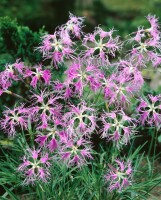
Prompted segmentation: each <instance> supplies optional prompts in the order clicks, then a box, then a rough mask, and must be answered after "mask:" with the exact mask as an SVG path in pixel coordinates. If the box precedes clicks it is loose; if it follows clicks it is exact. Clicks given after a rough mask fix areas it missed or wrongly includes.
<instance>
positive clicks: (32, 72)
mask: <svg viewBox="0 0 161 200" xmlns="http://www.w3.org/2000/svg"><path fill="white" fill-rule="evenodd" d="M24 77H31V85H32V86H33V87H34V88H36V85H37V83H38V81H39V80H42V79H43V80H44V82H45V84H49V83H50V79H51V73H50V70H48V69H45V70H43V69H42V66H41V65H35V66H33V67H31V69H29V68H27V69H26V70H25V75H24Z"/></svg>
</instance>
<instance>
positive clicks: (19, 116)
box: [0, 104, 29, 136]
mask: <svg viewBox="0 0 161 200" xmlns="http://www.w3.org/2000/svg"><path fill="white" fill-rule="evenodd" d="M28 114H29V110H28V109H27V108H25V107H24V105H23V104H22V105H20V106H18V107H15V108H14V109H13V110H11V109H9V108H7V110H5V111H4V112H3V116H4V118H2V119H1V120H0V125H1V128H2V129H4V130H5V131H6V133H8V135H9V136H14V135H15V133H16V128H21V129H26V128H27V122H28Z"/></svg>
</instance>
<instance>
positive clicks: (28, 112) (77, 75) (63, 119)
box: [0, 13, 161, 192]
mask: <svg viewBox="0 0 161 200" xmlns="http://www.w3.org/2000/svg"><path fill="white" fill-rule="evenodd" d="M147 19H148V21H149V22H150V24H151V27H150V28H148V29H144V28H143V27H139V29H138V31H137V32H136V33H134V34H135V35H134V36H133V35H132V36H133V37H132V38H131V39H130V41H132V42H133V43H134V46H133V47H132V50H130V53H129V54H128V55H127V56H125V57H123V58H119V59H117V56H116V55H117V54H118V53H119V51H120V50H121V48H123V42H121V41H120V37H119V36H115V35H114V33H115V31H114V30H113V29H112V30H109V31H104V30H102V28H101V27H97V28H96V29H95V31H94V33H92V34H85V33H84V32H83V30H82V28H83V21H84V18H83V17H76V16H74V15H73V14H71V13H70V16H69V21H67V23H65V24H63V25H62V26H60V27H58V28H57V29H56V31H55V32H54V33H53V34H46V35H44V36H43V37H42V42H41V44H40V46H39V47H38V48H37V50H38V51H40V52H41V53H42V56H43V58H45V59H49V60H51V61H52V62H51V66H48V67H45V66H44V64H41V63H38V64H35V65H34V66H30V65H29V66H27V65H26V64H25V63H23V62H21V61H20V60H19V59H18V60H16V62H15V63H13V64H7V65H6V66H5V70H4V71H2V72H0V95H3V93H5V95H6V94H8V95H13V93H12V92H11V91H12V87H11V86H12V85H13V83H15V82H22V83H23V84H25V87H26V86H27V87H26V88H25V89H28V88H29V91H25V93H23V94H18V95H16V94H14V95H13V96H14V97H16V98H18V97H21V98H20V103H19V102H16V105H15V106H14V108H13V109H10V108H7V109H6V110H5V111H4V112H3V118H2V119H0V126H1V128H2V129H3V130H4V131H5V132H6V133H7V134H8V135H9V136H10V137H11V136H12V137H15V138H16V137H19V136H20V135H21V133H22V132H23V134H24V135H25V136H27V140H24V141H26V142H29V144H27V145H26V146H30V145H31V144H34V145H33V146H32V147H31V149H27V150H26V153H25V156H24V158H23V163H22V164H21V165H20V166H19V168H18V170H19V171H20V172H21V173H22V174H24V178H25V181H24V183H26V184H29V183H32V184H34V183H35V182H36V181H43V182H46V181H47V179H48V178H49V176H50V167H52V166H53V163H54V162H59V163H61V164H62V163H63V164H65V165H66V166H67V167H68V168H70V167H73V166H77V167H78V168H79V169H80V168H82V167H83V165H88V163H89V161H90V160H93V159H94V153H93V152H94V148H93V147H94V146H95V144H94V143H93V142H92V139H93V138H94V136H95V134H97V135H99V136H100V138H101V139H103V140H106V142H107V143H108V142H109V141H110V144H111V143H112V147H114V148H115V150H116V151H119V150H120V148H123V147H124V145H127V144H128V142H129V141H130V140H131V139H132V138H133V137H134V135H135V134H136V133H137V131H136V126H137V124H139V123H140V124H142V125H146V124H148V125H150V126H152V125H154V126H156V127H159V126H160V124H161V96H160V95H156V96H152V95H148V96H147V97H145V98H144V99H143V98H139V101H140V103H139V106H138V107H137V109H134V112H132V113H130V109H131V107H130V106H131V105H132V100H133V101H134V100H136V99H138V95H139V94H140V93H141V89H142V86H143V85H144V79H143V76H142V72H141V70H142V68H143V67H145V66H147V65H149V64H150V65H152V66H153V67H156V66H158V65H159V64H161V55H160V50H161V42H160V35H161V34H160V31H159V25H158V20H157V19H156V17H155V16H150V15H149V16H148V17H147ZM113 57H115V59H113ZM42 63H45V62H44V59H43V60H42ZM62 63H63V64H64V65H66V66H67V69H66V71H65V73H64V75H63V78H62V79H60V80H59V79H58V80H55V79H54V78H53V76H54V74H53V73H52V72H53V71H54V70H55V71H54V72H56V71H58V70H59V67H61V65H62ZM10 90H11V91H10ZM20 95H21V96H20ZM21 101H26V104H24V103H22V102H21ZM133 107H134V106H133ZM31 129H32V132H33V134H32V137H31V138H30V137H28V135H30V132H31ZM23 134H22V135H23ZM30 140H32V141H30ZM107 146H108V145H107ZM109 146H110V145H109ZM36 149H37V150H36ZM117 155H118V154H117ZM112 156H114V158H113V159H116V157H115V156H116V155H112ZM113 159H112V160H113ZM108 166H109V171H108V174H107V175H106V176H105V178H106V181H107V182H110V184H109V191H110V192H111V191H113V190H119V191H121V190H123V189H124V188H125V187H127V186H128V185H130V184H131V177H132V164H131V162H122V161H121V158H120V159H116V160H115V164H114V166H112V165H111V164H110V163H109V165H108Z"/></svg>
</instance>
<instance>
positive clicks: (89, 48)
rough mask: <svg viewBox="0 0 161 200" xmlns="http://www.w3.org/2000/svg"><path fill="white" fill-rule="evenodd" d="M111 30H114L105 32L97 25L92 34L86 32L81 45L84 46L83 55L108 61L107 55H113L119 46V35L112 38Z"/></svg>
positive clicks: (103, 61) (104, 61)
mask: <svg viewBox="0 0 161 200" xmlns="http://www.w3.org/2000/svg"><path fill="white" fill-rule="evenodd" d="M113 32H114V30H110V31H109V32H105V31H103V30H102V29H101V28H100V27H97V28H96V30H95V31H94V33H93V34H87V35H86V36H85V37H84V40H83V45H84V46H85V47H86V50H85V52H84V57H85V58H89V57H92V56H96V57H97V58H99V59H100V60H101V61H102V63H109V55H111V56H112V57H115V54H116V52H117V51H118V50H119V49H120V48H121V46H120V42H119V37H118V36H116V37H115V38H114V37H113ZM90 43H91V44H90Z"/></svg>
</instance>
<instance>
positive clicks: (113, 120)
mask: <svg viewBox="0 0 161 200" xmlns="http://www.w3.org/2000/svg"><path fill="white" fill-rule="evenodd" d="M101 121H102V122H103V128H102V129H101V131H100V132H101V137H102V138H107V139H108V140H112V141H113V142H114V145H115V146H116V147H117V148H120V147H121V146H122V145H124V144H127V143H128V142H129V141H130V139H131V137H132V136H133V135H134V134H135V133H136V131H135V127H136V124H135V123H136V120H135V119H133V118H131V117H129V116H127V115H126V114H125V113H124V112H123V111H122V110H117V111H115V112H111V113H104V114H103V115H102V117H101Z"/></svg>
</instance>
